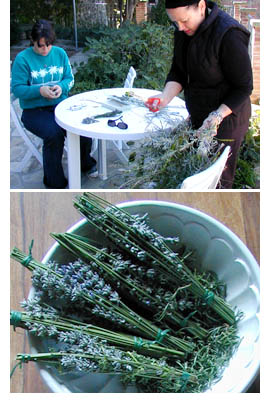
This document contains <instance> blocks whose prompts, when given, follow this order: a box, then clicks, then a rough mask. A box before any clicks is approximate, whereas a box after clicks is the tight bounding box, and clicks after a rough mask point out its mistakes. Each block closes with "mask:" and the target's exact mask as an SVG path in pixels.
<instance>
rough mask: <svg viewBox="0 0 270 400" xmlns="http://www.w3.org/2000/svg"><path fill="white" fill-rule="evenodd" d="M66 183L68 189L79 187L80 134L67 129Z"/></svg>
mask: <svg viewBox="0 0 270 400" xmlns="http://www.w3.org/2000/svg"><path fill="white" fill-rule="evenodd" d="M67 146H68V184H69V188H70V189H80V188H81V158H80V136H79V135H75V134H74V133H72V132H68V131H67Z"/></svg>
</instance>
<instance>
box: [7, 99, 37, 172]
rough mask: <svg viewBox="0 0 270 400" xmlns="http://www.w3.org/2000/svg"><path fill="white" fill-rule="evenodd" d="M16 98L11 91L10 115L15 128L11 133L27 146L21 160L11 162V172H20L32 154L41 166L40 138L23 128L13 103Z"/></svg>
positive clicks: (17, 108)
mask: <svg viewBox="0 0 270 400" xmlns="http://www.w3.org/2000/svg"><path fill="white" fill-rule="evenodd" d="M16 100H17V99H16V97H15V96H14V94H12V93H11V96H10V115H11V118H12V121H13V122H14V125H15V128H16V131H15V130H12V132H11V133H12V135H13V136H20V137H21V138H22V139H23V141H24V143H25V144H26V146H27V151H26V153H25V154H24V156H23V158H22V160H20V161H18V162H16V163H13V165H12V172H22V170H23V169H24V168H25V167H26V166H27V164H28V162H29V160H30V159H31V157H33V156H34V157H35V158H36V159H37V160H38V162H39V163H40V164H41V166H42V165H43V159H42V154H41V151H40V150H39V147H40V145H41V144H42V140H41V139H39V138H38V137H37V136H35V135H33V133H31V132H29V131H28V130H27V129H25V127H24V125H23V123H22V122H21V116H20V109H19V107H18V106H17V105H16V104H15V102H16ZM11 139H12V138H11Z"/></svg>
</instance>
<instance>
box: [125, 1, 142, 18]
mask: <svg viewBox="0 0 270 400" xmlns="http://www.w3.org/2000/svg"><path fill="white" fill-rule="evenodd" d="M138 2H139V0H127V2H126V12H125V19H126V20H127V21H132V19H133V15H134V11H135V7H136V5H137V3H138Z"/></svg>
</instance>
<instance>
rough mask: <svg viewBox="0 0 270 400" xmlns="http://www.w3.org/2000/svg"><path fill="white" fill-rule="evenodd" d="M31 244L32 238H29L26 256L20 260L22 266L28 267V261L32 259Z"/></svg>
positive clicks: (32, 242)
mask: <svg viewBox="0 0 270 400" xmlns="http://www.w3.org/2000/svg"><path fill="white" fill-rule="evenodd" d="M33 244H34V240H33V239H32V240H31V243H30V246H29V254H28V256H26V257H25V258H24V259H23V260H22V261H21V264H22V265H23V266H24V267H28V265H29V263H30V262H31V260H32V259H33V257H32V248H33Z"/></svg>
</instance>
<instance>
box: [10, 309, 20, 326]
mask: <svg viewBox="0 0 270 400" xmlns="http://www.w3.org/2000/svg"><path fill="white" fill-rule="evenodd" d="M21 320H22V313H21V312H20V311H11V313H10V325H13V330H14V331H15V330H16V327H17V326H19V323H20V322H21Z"/></svg>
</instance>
